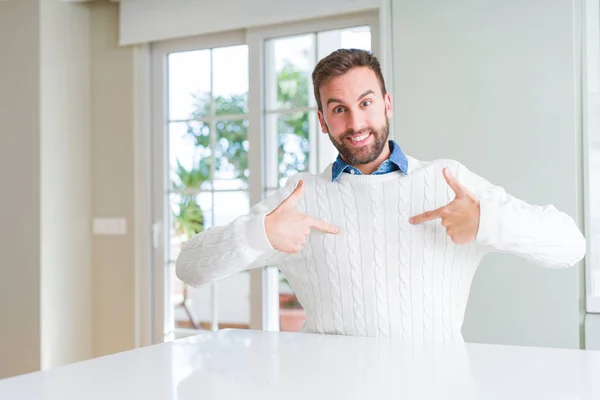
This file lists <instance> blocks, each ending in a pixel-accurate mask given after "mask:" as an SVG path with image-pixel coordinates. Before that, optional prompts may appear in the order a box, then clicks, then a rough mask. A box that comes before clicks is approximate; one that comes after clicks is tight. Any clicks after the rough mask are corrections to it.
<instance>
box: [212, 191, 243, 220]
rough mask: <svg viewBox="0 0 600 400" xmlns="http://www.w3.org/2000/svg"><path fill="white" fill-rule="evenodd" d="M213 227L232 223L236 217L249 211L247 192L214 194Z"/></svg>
mask: <svg viewBox="0 0 600 400" xmlns="http://www.w3.org/2000/svg"><path fill="white" fill-rule="evenodd" d="M214 196H215V197H214V204H215V225H216V226H219V225H223V224H228V223H230V222H232V221H233V220H234V219H236V218H237V217H239V216H241V215H244V214H247V213H248V211H250V200H249V197H248V192H246V191H239V192H215V194H214Z"/></svg>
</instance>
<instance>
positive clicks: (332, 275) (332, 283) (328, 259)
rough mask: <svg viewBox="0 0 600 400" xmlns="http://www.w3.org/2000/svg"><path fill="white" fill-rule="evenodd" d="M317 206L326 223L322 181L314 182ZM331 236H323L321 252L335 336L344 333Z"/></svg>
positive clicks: (328, 212)
mask: <svg viewBox="0 0 600 400" xmlns="http://www.w3.org/2000/svg"><path fill="white" fill-rule="evenodd" d="M315 186H316V192H317V204H318V206H319V218H321V219H323V220H325V221H327V222H331V221H328V219H329V218H328V217H329V216H330V215H331V206H330V203H329V197H328V196H327V184H326V183H325V181H323V180H318V181H317V182H316V185H315ZM333 239H334V238H333V235H327V234H326V235H323V252H324V253H325V263H326V264H327V269H328V274H327V276H328V278H329V289H330V294H331V303H332V304H331V313H332V317H333V327H334V330H335V332H336V334H342V333H343V332H344V325H343V322H342V316H341V313H342V292H341V289H340V276H339V272H338V263H337V257H336V255H335V247H334V246H335V244H334V240H333Z"/></svg>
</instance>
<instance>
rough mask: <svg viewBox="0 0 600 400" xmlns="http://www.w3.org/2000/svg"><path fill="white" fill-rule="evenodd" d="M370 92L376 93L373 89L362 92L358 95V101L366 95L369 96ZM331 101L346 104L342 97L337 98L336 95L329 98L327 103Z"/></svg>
mask: <svg viewBox="0 0 600 400" xmlns="http://www.w3.org/2000/svg"><path fill="white" fill-rule="evenodd" d="M370 94H375V92H374V91H373V90H371V89H369V90H367V91H365V92H364V93H363V94H361V95H360V96H358V99H356V101H358V100H360V99H362V98H363V97H365V96H368V95H370ZM331 103H340V104H344V102H343V101H342V100H340V99H336V98H335V97H332V98H330V99H327V105H330V104H331Z"/></svg>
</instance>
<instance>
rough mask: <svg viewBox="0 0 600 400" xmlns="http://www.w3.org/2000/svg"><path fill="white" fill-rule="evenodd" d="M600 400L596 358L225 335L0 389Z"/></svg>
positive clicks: (68, 396) (175, 395)
mask: <svg viewBox="0 0 600 400" xmlns="http://www.w3.org/2000/svg"><path fill="white" fill-rule="evenodd" d="M379 398H386V399H387V398H395V399H407V400H408V399H461V400H464V399H510V400H519V399H527V400H534V399H535V400H537V399H543V400H554V399H600V352H592V351H580V350H560V349H542V348H528V347H511V346H493V345H480V344H465V345H429V346H425V345H409V344H408V343H400V342H393V341H389V340H384V339H374V338H356V337H341V336H340V337H338V336H322V335H310V334H294V333H275V332H261V331H238V330H225V331H219V332H215V333H207V334H201V335H198V336H195V337H191V338H187V339H182V340H178V341H174V342H169V343H164V344H160V345H156V346H150V347H147V348H143V349H138V350H133V351H129V352H125V353H120V354H116V355H112V356H107V357H103V358H98V359H94V360H89V361H85V362H81V363H76V364H71V365H68V366H65V367H61V368H56V369H53V370H49V371H44V372H36V373H32V374H28V375H23V376H20V377H15V378H10V379H4V380H1V381H0V399H15V400H16V399H19V400H21V399H27V400H29V399H35V400H47V399H61V400H81V399H86V400H93V399H103V400H104V399H111V400H121V399H127V400H133V399H144V400H159V399H160V400H166V399H178V400H203V399H232V400H234V399H243V400H245V399H256V400H259V399H260V400H265V399H302V400H307V399H343V400H345V399H365V400H367V399H368V400H371V399H379Z"/></svg>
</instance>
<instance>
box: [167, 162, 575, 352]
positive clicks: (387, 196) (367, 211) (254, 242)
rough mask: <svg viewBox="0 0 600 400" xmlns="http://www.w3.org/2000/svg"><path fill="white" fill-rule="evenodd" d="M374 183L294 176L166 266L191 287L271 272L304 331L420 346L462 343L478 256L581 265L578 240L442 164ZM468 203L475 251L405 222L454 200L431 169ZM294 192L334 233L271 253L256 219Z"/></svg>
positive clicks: (548, 210) (561, 222)
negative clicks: (473, 209)
mask: <svg viewBox="0 0 600 400" xmlns="http://www.w3.org/2000/svg"><path fill="white" fill-rule="evenodd" d="M408 160H409V169H408V173H407V174H406V175H404V174H403V173H402V172H400V171H397V172H391V173H388V174H385V175H351V174H347V173H343V174H342V175H341V176H340V177H339V178H338V180H337V181H335V182H332V181H331V165H330V166H329V167H328V168H327V169H326V170H325V171H324V172H323V173H321V174H318V175H309V174H298V175H296V176H294V177H292V178H290V179H289V181H288V184H287V185H286V186H285V187H284V188H282V189H280V190H279V191H278V192H276V193H275V194H274V195H272V196H271V197H269V198H267V199H266V200H264V201H263V202H261V203H259V204H257V205H255V206H254V207H253V208H252V209H251V210H250V213H249V214H247V215H244V216H241V217H239V218H238V219H236V220H235V221H233V222H232V223H230V224H228V225H225V226H220V227H215V228H212V229H209V230H207V231H205V232H202V233H200V234H198V235H196V236H194V237H193V238H192V239H190V240H189V241H188V242H187V243H186V244H185V245H184V247H183V249H182V252H181V254H180V256H179V258H178V260H177V275H178V277H179V278H180V279H182V280H183V281H185V282H187V283H188V284H190V285H192V286H199V285H202V284H207V283H212V282H215V281H217V280H220V279H223V278H226V277H228V276H230V275H232V274H235V273H237V272H240V271H242V270H244V269H250V268H258V267H263V266H267V265H273V266H277V267H279V268H280V269H281V271H282V272H283V273H284V274H285V276H286V277H287V278H288V281H289V282H290V285H291V286H292V289H293V290H294V292H295V293H296V295H297V296H298V299H299V300H300V302H301V303H302V305H303V307H304V308H305V310H306V314H307V321H306V323H305V325H304V330H305V331H307V332H314V333H332V334H344V335H359V336H383V337H388V336H389V337H398V338H403V339H408V340H422V341H462V335H461V326H462V323H463V317H464V313H465V308H466V305H467V299H468V295H469V289H470V285H471V281H472V279H473V276H474V274H475V270H476V268H477V266H478V264H479V261H480V260H481V258H482V257H483V256H484V255H485V254H486V253H488V252H490V251H502V252H509V253H512V254H516V255H519V256H522V257H525V258H526V259H528V260H530V261H532V262H535V263H537V264H540V265H542V266H545V267H553V268H562V267H569V266H572V265H574V264H575V263H577V262H578V261H579V260H581V259H582V258H583V256H584V254H585V239H584V237H583V236H582V234H581V232H580V231H579V229H578V227H577V226H576V224H575V223H574V221H573V220H572V218H570V217H569V216H568V215H566V214H564V213H562V212H559V211H558V210H556V208H554V207H553V206H544V207H541V206H533V205H529V204H527V203H525V202H523V201H521V200H518V199H516V198H514V197H512V196H510V195H508V194H507V193H506V192H505V191H504V190H503V189H502V188H500V187H498V186H494V185H492V184H490V183H489V182H487V181H486V180H484V179H482V178H480V177H478V176H477V175H475V174H474V173H472V172H470V171H469V170H467V168H465V167H464V166H463V165H461V164H460V163H458V162H456V161H452V160H438V161H434V162H430V163H427V162H421V161H418V160H416V159H414V158H412V157H408ZM445 166H447V167H449V169H450V171H451V172H452V173H453V174H454V176H456V177H457V179H458V180H459V182H461V184H462V185H463V186H465V187H466V188H467V189H468V190H470V191H471V192H472V193H473V194H474V195H475V196H477V197H478V198H479V199H480V209H481V214H480V227H479V232H478V235H477V240H476V241H475V242H472V243H470V244H469V245H457V244H455V243H454V242H452V241H451V240H450V238H449V237H448V236H447V235H446V233H445V230H444V228H443V226H442V225H441V224H440V221H439V220H435V221H430V222H426V223H424V224H420V225H411V224H410V223H409V221H408V219H409V218H410V217H411V216H413V215H417V214H420V213H422V212H424V211H428V210H433V209H436V208H438V207H441V206H443V205H445V204H447V203H449V202H450V201H452V200H453V198H454V192H453V191H452V189H451V188H450V187H449V186H448V185H447V183H446V181H445V180H444V177H443V175H442V169H443V168H444V167H445ZM299 179H303V180H304V181H305V189H304V195H303V198H302V199H301V201H300V202H299V203H298V209H299V210H300V211H301V212H304V213H306V214H308V215H310V216H313V217H315V218H319V219H322V220H325V221H328V222H330V223H332V224H334V225H336V226H338V227H339V228H340V232H339V233H338V234H337V235H330V234H325V233H322V232H320V231H316V230H313V233H312V234H311V235H310V236H309V239H308V241H307V243H306V245H305V246H304V248H303V250H302V251H301V252H300V253H298V254H294V255H289V254H285V253H281V252H278V251H276V250H274V249H273V248H272V247H271V245H270V244H269V241H268V239H267V236H266V233H265V229H264V218H265V215H266V214H268V213H269V212H271V211H272V210H273V209H274V208H275V207H276V206H277V205H278V204H279V203H280V202H281V201H282V200H283V199H285V198H287V197H288V196H289V194H290V193H291V192H292V191H293V189H294V188H295V186H296V184H297V182H298V180H299Z"/></svg>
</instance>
